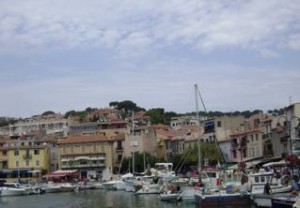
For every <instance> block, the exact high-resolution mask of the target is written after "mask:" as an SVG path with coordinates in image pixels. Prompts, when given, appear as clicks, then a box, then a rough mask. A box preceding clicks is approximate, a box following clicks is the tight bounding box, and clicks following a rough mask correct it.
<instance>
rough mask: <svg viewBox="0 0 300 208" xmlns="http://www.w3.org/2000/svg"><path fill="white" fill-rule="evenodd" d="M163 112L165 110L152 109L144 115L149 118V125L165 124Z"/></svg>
mask: <svg viewBox="0 0 300 208" xmlns="http://www.w3.org/2000/svg"><path fill="white" fill-rule="evenodd" d="M164 112H165V110H164V109H163V108H153V109H150V110H148V111H147V113H146V115H148V116H150V118H151V123H153V124H158V123H162V124H165V117H164Z"/></svg>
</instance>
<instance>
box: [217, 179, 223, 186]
mask: <svg viewBox="0 0 300 208" xmlns="http://www.w3.org/2000/svg"><path fill="white" fill-rule="evenodd" d="M221 182H222V181H221V178H217V186H220V185H221Z"/></svg>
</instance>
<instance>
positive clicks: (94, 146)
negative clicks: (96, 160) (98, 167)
mask: <svg viewBox="0 0 300 208" xmlns="http://www.w3.org/2000/svg"><path fill="white" fill-rule="evenodd" d="M93 151H94V152H96V151H97V149H96V145H95V144H94V145H93Z"/></svg>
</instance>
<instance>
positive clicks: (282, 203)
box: [271, 195, 299, 208]
mask: <svg viewBox="0 0 300 208" xmlns="http://www.w3.org/2000/svg"><path fill="white" fill-rule="evenodd" d="M298 199H299V197H298V196H292V195H285V196H273V197H272V198H271V207H272V208H293V207H297V206H298V204H297V203H296V202H297V200H298ZM294 205H295V206H294ZM298 207H299V206H298Z"/></svg>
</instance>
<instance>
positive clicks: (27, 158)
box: [23, 154, 32, 160]
mask: <svg viewBox="0 0 300 208" xmlns="http://www.w3.org/2000/svg"><path fill="white" fill-rule="evenodd" d="M23 159H24V160H31V159H32V155H31V154H24V155H23Z"/></svg>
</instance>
